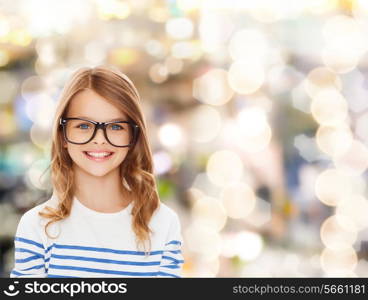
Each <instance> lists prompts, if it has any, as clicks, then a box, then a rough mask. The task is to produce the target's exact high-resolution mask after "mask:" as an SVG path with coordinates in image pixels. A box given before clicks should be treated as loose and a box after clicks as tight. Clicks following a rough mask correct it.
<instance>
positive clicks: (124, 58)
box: [110, 48, 139, 65]
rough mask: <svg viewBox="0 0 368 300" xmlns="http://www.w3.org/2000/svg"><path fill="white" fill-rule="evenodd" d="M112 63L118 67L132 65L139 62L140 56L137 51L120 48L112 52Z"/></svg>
mask: <svg viewBox="0 0 368 300" xmlns="http://www.w3.org/2000/svg"><path fill="white" fill-rule="evenodd" d="M110 55H111V60H112V63H114V64H117V65H132V64H135V63H137V62H138V60H139V54H138V52H137V50H135V49H129V48H119V49H114V50H112V51H111V54H110Z"/></svg>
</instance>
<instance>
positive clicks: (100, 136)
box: [92, 128, 107, 144]
mask: <svg viewBox="0 0 368 300" xmlns="http://www.w3.org/2000/svg"><path fill="white" fill-rule="evenodd" d="M92 142H93V143H95V144H106V143H107V141H106V139H105V136H104V133H103V129H102V128H97V131H96V135H95V137H94V138H93V139H92Z"/></svg>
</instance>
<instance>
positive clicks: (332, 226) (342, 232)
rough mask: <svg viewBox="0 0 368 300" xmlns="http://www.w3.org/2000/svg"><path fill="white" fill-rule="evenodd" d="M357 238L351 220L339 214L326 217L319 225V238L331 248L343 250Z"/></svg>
mask: <svg viewBox="0 0 368 300" xmlns="http://www.w3.org/2000/svg"><path fill="white" fill-rule="evenodd" d="M356 238H357V229H356V227H355V224H354V222H353V220H351V219H350V218H348V217H345V216H342V215H340V216H339V217H337V216H336V215H335V216H331V217H329V218H327V219H326V220H325V221H324V222H323V224H322V226H321V240H322V242H323V244H324V245H325V246H326V247H327V248H329V249H332V250H345V249H348V248H349V247H351V246H352V245H353V244H354V242H355V240H356Z"/></svg>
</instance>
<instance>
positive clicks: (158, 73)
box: [148, 63, 168, 83]
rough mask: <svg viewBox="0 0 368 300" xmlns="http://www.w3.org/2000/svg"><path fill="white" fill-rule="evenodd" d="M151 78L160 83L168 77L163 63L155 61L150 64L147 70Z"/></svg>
mask: <svg viewBox="0 0 368 300" xmlns="http://www.w3.org/2000/svg"><path fill="white" fill-rule="evenodd" d="M148 74H149V76H150V78H151V80H152V81H153V82H155V83H162V82H164V81H165V80H166V79H167V78H168V71H167V68H166V66H165V65H163V64H161V63H156V64H154V65H152V66H151V67H150V69H149V72H148Z"/></svg>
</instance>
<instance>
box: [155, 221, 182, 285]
mask: <svg viewBox="0 0 368 300" xmlns="http://www.w3.org/2000/svg"><path fill="white" fill-rule="evenodd" d="M182 246H183V239H182V235H181V226H180V221H179V218H178V216H177V215H176V214H174V217H173V219H172V222H171V225H170V229H169V233H168V236H167V238H166V243H165V247H164V252H163V255H162V260H161V264H160V268H159V272H158V275H157V277H177V278H180V277H181V271H182V266H183V264H184V257H183V254H182V250H181V249H182Z"/></svg>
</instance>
